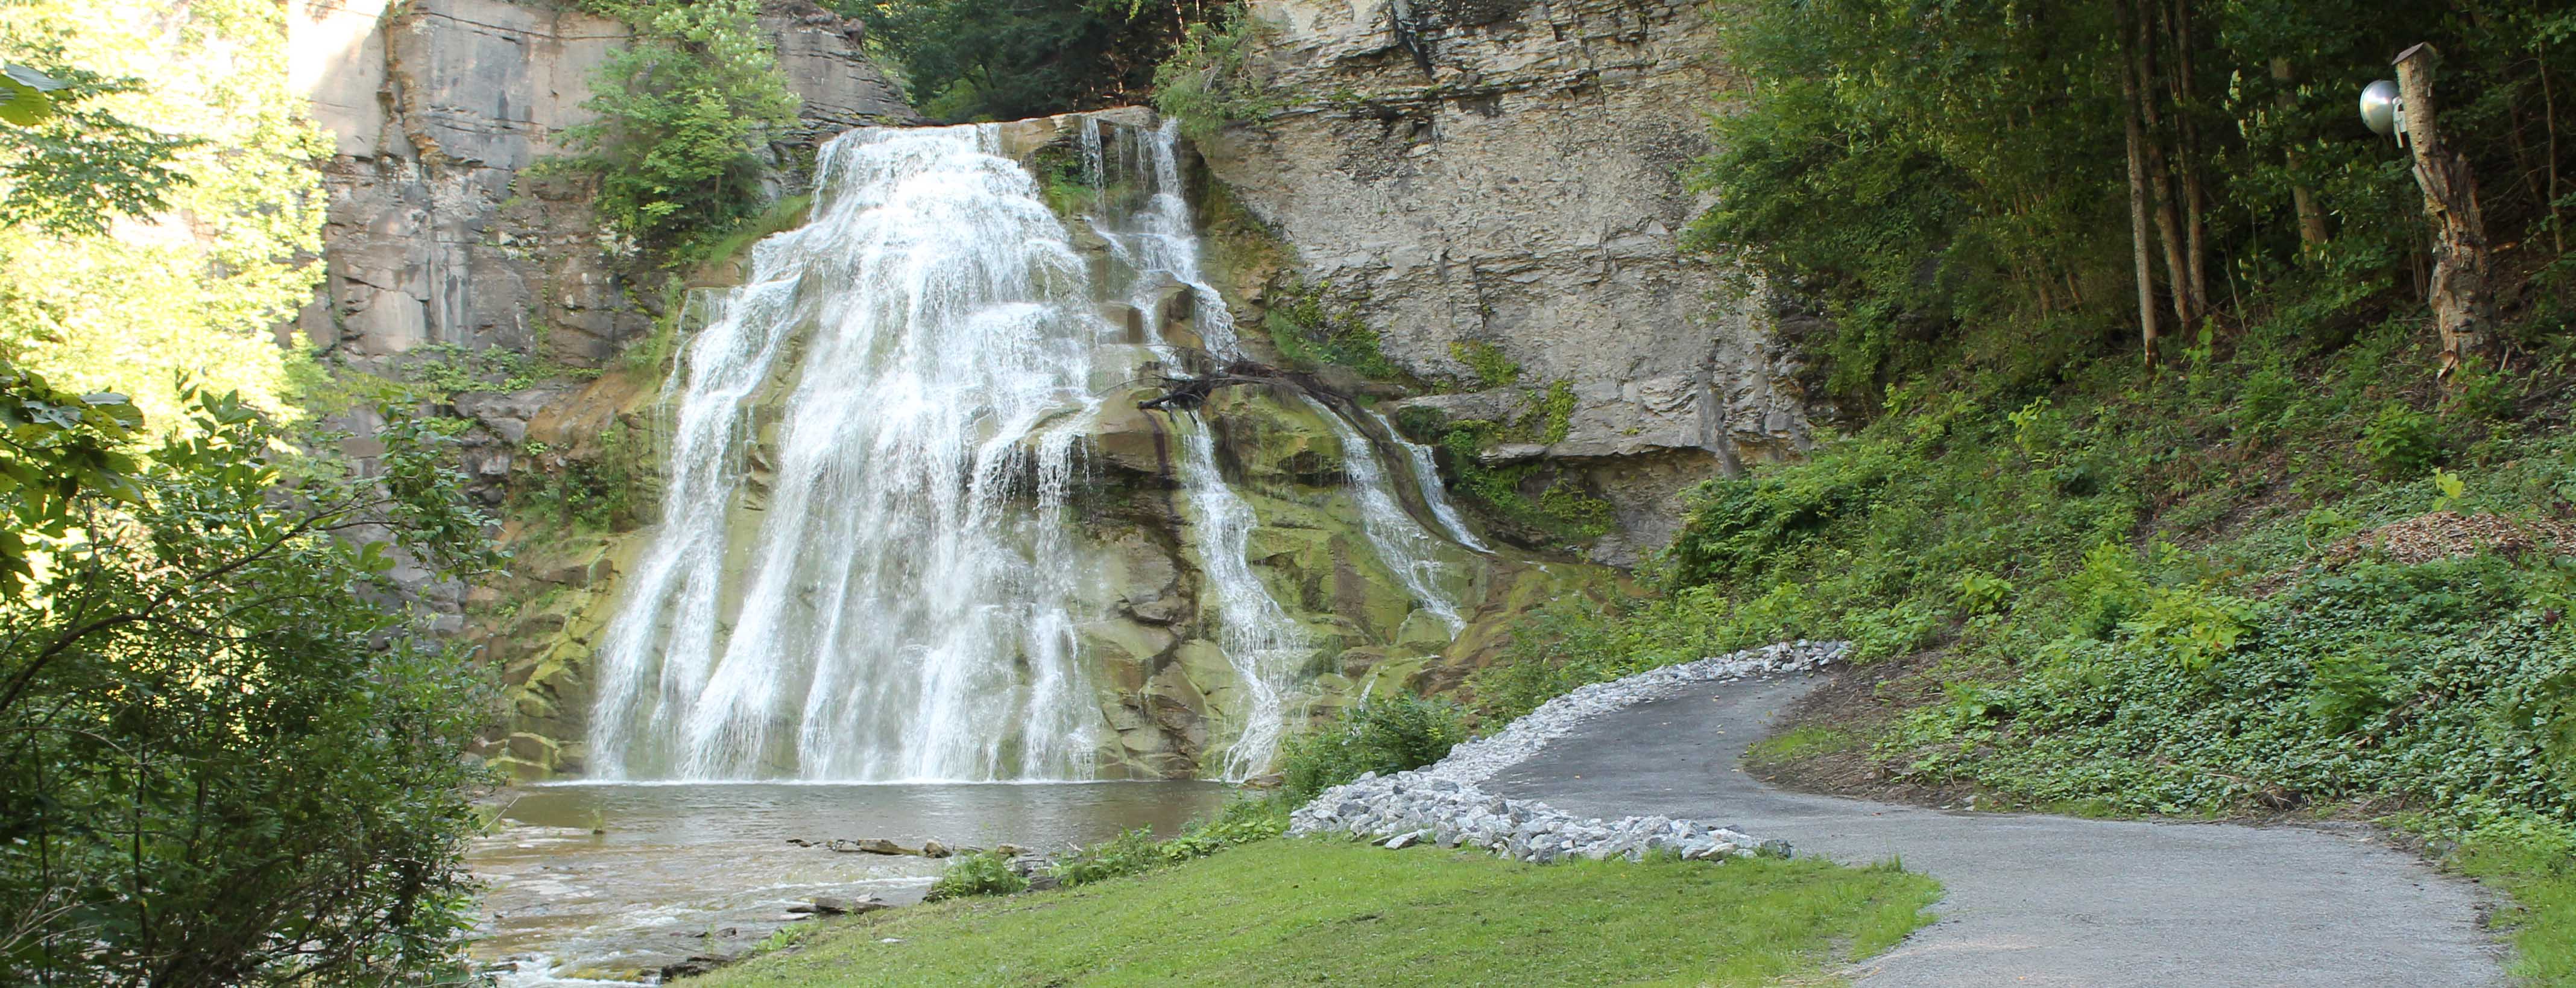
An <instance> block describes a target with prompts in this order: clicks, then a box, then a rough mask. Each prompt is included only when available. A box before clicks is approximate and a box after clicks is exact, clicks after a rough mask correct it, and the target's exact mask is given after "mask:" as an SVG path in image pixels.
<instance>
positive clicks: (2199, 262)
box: [2172, 0, 2209, 314]
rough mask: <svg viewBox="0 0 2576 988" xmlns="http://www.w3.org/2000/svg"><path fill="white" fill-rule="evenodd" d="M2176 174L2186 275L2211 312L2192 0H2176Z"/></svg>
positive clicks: (2195, 297) (2196, 303) (2194, 297)
mask: <svg viewBox="0 0 2576 988" xmlns="http://www.w3.org/2000/svg"><path fill="white" fill-rule="evenodd" d="M2172 39H2173V50H2174V58H2173V74H2174V92H2175V94H2176V96H2177V97H2178V98H2177V99H2176V100H2175V101H2174V123H2175V124H2176V128H2175V131H2176V136H2177V139H2178V142H2179V143H2177V144H2176V145H2175V154H2174V159H2175V160H2174V170H2175V171H2176V172H2177V173H2178V174H2180V175H2181V176H2182V203H2183V264H2184V267H2183V273H2184V274H2185V275H2186V277H2185V278H2184V281H2185V282H2186V283H2187V284H2189V285H2190V286H2191V303H2192V310H2193V312H2194V313H2195V314H2197V313H2199V312H2205V311H2207V310H2208V308H2209V250H2208V245H2207V243H2206V240H2207V234H2208V230H2209V222H2208V214H2209V197H2208V196H2207V195H2206V194H2204V193H2203V191H2202V189H2201V184H2200V163H2201V153H2200V127H2199V125H2198V124H2197V123H2196V122H2194V121H2193V119H2192V118H2193V115H2194V113H2195V111H2196V110H2197V109H2198V108H2199V106H2200V100H2199V97H2198V94H2197V93H2196V92H2195V91H2194V89H2193V87H2192V79H2191V0H2173V31H2172Z"/></svg>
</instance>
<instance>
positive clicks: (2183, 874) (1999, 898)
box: [1484, 674, 2505, 988]
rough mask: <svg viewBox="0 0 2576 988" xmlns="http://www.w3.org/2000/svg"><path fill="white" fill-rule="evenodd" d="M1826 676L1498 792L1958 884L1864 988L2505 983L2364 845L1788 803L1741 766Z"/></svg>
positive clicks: (1719, 705)
mask: <svg viewBox="0 0 2576 988" xmlns="http://www.w3.org/2000/svg"><path fill="white" fill-rule="evenodd" d="M1821 680H1822V677H1821V676H1817V675H1813V674H1808V675H1785V676H1775V677H1769V678H1761V679H1746V680H1743V681H1740V682H1733V683H1707V684H1700V685H1696V686H1693V687H1692V688H1691V689H1690V690H1688V691H1686V692H1683V693H1679V694H1676V695H1674V696H1671V697H1667V698H1665V699H1661V700H1655V701H1650V702H1647V703H1641V704H1638V705H1636V706H1633V707H1629V708H1627V709H1626V710H1623V711H1620V712H1618V713H1614V714H1609V715H1606V716H1603V717H1600V718H1597V719H1595V720H1593V721H1591V722H1590V723H1588V724H1585V725H1584V727H1583V728H1582V729H1581V730H1580V731H1578V732H1577V733H1576V734H1574V735H1572V736H1570V737H1564V738H1559V739H1557V740H1555V741H1553V742H1550V743H1549V744H1548V746H1547V747H1546V748H1545V749H1544V750H1542V751H1541V752H1540V753H1539V755H1538V756H1537V757H1535V758H1532V759H1530V760H1529V761H1527V762H1523V763H1522V764H1520V765H1519V766H1517V767H1515V768H1513V769H1511V770H1509V771H1506V772H1504V773H1503V774H1501V775H1499V776H1496V777H1495V778H1493V779H1492V780H1490V781H1488V782H1486V783H1484V788H1485V790H1486V791H1487V792H1492V793H1497V794H1500V795H1506V796H1510V797H1513V798H1516V799H1518V798H1535V799H1541V800H1545V801H1546V802H1548V803H1549V804H1551V805H1554V806H1556V807H1557V808H1559V809H1562V810H1565V811H1567V812H1570V813H1576V814H1580V815H1583V816H1599V817H1606V818H1616V817H1620V816H1625V815H1628V814H1631V813H1636V814H1656V813H1660V814H1664V815H1667V816H1674V817H1689V818H1692V819H1697V820H1702V821H1705V822H1710V823H1720V824H1725V825H1728V826H1734V827H1738V828H1740V829H1742V830H1745V831H1747V832H1750V833H1752V834H1755V835H1757V836H1762V837H1777V838H1781V839H1785V840H1787V841H1789V842H1790V843H1791V844H1793V845H1795V846H1796V848H1797V853H1799V854H1809V855H1823V856H1825V857H1828V858H1832V859H1834V860H1836V861H1841V862H1845V863H1848V864H1865V863H1868V862H1872V861H1879V860H1884V859H1886V858H1889V857H1902V859H1903V861H1904V863H1905V867H1907V868H1908V869H1911V870H1915V871H1920V872H1924V873H1927V874H1930V875H1931V876H1933V877H1934V878H1937V879H1940V880H1941V883H1942V885H1943V886H1944V887H1945V888H1946V889H1947V891H1948V895H1947V897H1945V898H1944V899H1942V901H1941V903H1940V904H1939V905H1938V906H1935V907H1934V910H1935V911H1936V912H1937V913H1938V914H1939V917H1940V918H1939V920H1938V921H1937V922H1935V923H1934V924H1933V925H1931V926H1927V927H1924V928H1923V929H1922V930H1919V931H1917V932H1916V933H1915V934H1914V936H1913V937H1912V938H1910V939H1908V940H1906V941H1905V943H1903V944H1902V945H1899V946H1898V947H1897V948H1896V949H1894V950H1891V951H1889V952H1887V953H1885V954H1881V955H1879V956H1878V957H1875V958H1871V959H1870V960H1868V961H1864V962H1862V963H1861V964H1859V965H1857V966H1856V967H1855V968H1854V969H1853V970H1852V971H1850V972H1849V973H1850V974H1851V975H1852V976H1853V977H1854V978H1855V979H1856V980H1857V981H1858V982H1859V983H1860V984H1861V985H1863V986H1869V988H1877V986H1915V985H1942V986H1951V985H1961V986H1985V985H2084V986H2129V985H2136V986H2158V988H2164V986H2195V985H2211V986H2221V985H2224V986H2233V985H2300V986H2308V985H2314V986H2321V988H2322V986H2334V988H2352V986H2363V985H2391V986H2400V985H2402V986H2409V988H2414V986H2426V988H2436V986H2451V985H2501V984H2504V983H2505V978H2504V975H2503V973H2502V962H2503V960H2504V958H2505V953H2504V948H2502V947H2501V946H2499V945H2498V944H2497V942H2496V940H2495V938H2494V937H2493V936H2491V935H2490V934H2488V933H2487V932H2485V931H2484V930H2482V929H2480V927H2479V925H2478V916H2479V906H2480V902H2481V896H2482V895H2483V893H2482V892H2481V890H2479V889H2478V888H2477V887H2476V886H2474V885H2471V884H2468V883H2465V882H2461V881H2456V880H2453V879H2449V878H2445V877H2442V876H2440V875H2438V874H2436V873H2435V872H2434V871H2433V870H2432V869H2430V868H2427V867H2426V866H2424V865H2423V864H2422V863H2421V862H2419V861H2417V860H2416V859H2415V857H2414V856H2412V855H2410V854H2407V853H2404V852H2401V851H2398V850H2394V849H2391V848H2388V847H2384V846H2381V845H2378V844H2375V843H2372V842H2371V841H2370V840H2369V839H2368V837H2367V834H2366V832H2364V831H2363V830H2361V829H2359V828H2354V829H2351V830H2328V829H2316V828H2310V827H2290V826H2277V827H2250V826H2235V825H2226V824H2192V823H2137V822H2125V821H2100V820H2078V819H2073V818H2069V817H2057V816H2039V815H2031V814H2017V813H1965V812H1946V811H1941V810H1929V809H1920V808H1915V807H1908V806H1899V805H1894V804H1888V803H1873V802H1867V801H1863V800H1856V799H1843V798H1838V797H1832V796H1813V795H1807V794H1803V793H1793V792H1788V791H1785V790H1781V789H1775V788H1772V787H1770V786H1768V785H1765V784H1763V783H1762V782H1761V781H1759V780H1758V779H1755V778H1754V777H1753V776H1751V775H1748V774H1746V773H1745V772H1744V771H1743V770H1742V769H1741V768H1738V767H1737V763H1738V760H1739V759H1740V758H1741V757H1742V756H1743V754H1744V749H1745V748H1746V747H1747V746H1748V745H1750V744H1752V743H1753V742H1754V741H1757V740H1760V739H1761V738H1762V737H1763V736H1764V734H1765V733H1767V732H1768V730H1769V725H1770V724H1771V722H1772V720H1773V718H1774V717H1776V716H1778V715H1780V714H1782V713H1784V712H1785V711H1786V710H1787V709H1788V707H1789V705H1790V703H1791V702H1792V701H1795V700H1796V699H1797V698H1798V697H1799V696H1801V695H1803V694H1804V693H1805V692H1806V691H1807V690H1809V689H1812V688H1813V687H1814V686H1815V685H1816V683H1818V682H1820V681H1821Z"/></svg>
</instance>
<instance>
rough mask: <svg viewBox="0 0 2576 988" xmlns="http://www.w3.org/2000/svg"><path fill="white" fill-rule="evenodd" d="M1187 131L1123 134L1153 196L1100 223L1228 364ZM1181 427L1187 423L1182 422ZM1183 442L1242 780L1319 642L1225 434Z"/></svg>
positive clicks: (1202, 431)
mask: <svg viewBox="0 0 2576 988" xmlns="http://www.w3.org/2000/svg"><path fill="white" fill-rule="evenodd" d="M1086 122H1088V120H1087V118H1086ZM1096 134H1097V130H1090V131H1087V132H1086V136H1084V137H1083V141H1084V147H1085V149H1086V156H1087V155H1088V153H1089V152H1088V149H1089V148H1090V147H1092V146H1093V143H1094V142H1095V140H1096V139H1097V138H1096V136H1094V135H1096ZM1179 135H1180V122H1179V121H1178V120H1168V119H1167V120H1165V121H1163V125H1162V126H1161V127H1159V128H1157V129H1155V130H1153V131H1151V132H1135V131H1121V132H1120V133H1119V135H1118V137H1119V139H1120V151H1121V154H1120V155H1119V158H1118V160H1120V161H1122V162H1125V163H1127V164H1126V171H1127V176H1126V177H1128V178H1129V179H1130V180H1132V181H1136V182H1139V183H1140V184H1141V185H1142V186H1143V191H1144V192H1145V199H1144V203H1143V205H1142V207H1141V208H1139V209H1138V210H1137V211H1136V213H1135V215H1134V216H1133V217H1132V219H1131V221H1130V223H1129V224H1128V225H1126V226H1124V227H1113V226H1111V225H1108V224H1105V223H1103V222H1102V221H1100V220H1099V219H1098V218H1094V221H1093V222H1094V226H1095V228H1096V229H1098V230H1099V231H1100V233H1101V236H1102V238H1103V239H1105V240H1107V241H1108V242H1109V245H1110V253H1111V254H1112V255H1113V256H1114V257H1116V258H1118V259H1119V260H1121V261H1123V262H1125V263H1126V264H1127V265H1128V266H1130V267H1132V268H1133V269H1134V270H1136V271H1137V272H1138V273H1139V274H1141V275H1143V277H1139V278H1137V279H1136V280H1135V285H1134V287H1133V288H1131V289H1130V304H1132V305H1135V306H1136V307H1138V308H1140V309H1143V310H1145V311H1148V312H1151V311H1153V309H1154V306H1155V304H1156V301H1157V299H1156V296H1157V295H1158V294H1159V292H1160V289H1161V287H1162V285H1163V283H1164V280H1165V279H1168V280H1169V281H1171V282H1174V283H1178V284H1180V285H1182V286H1184V287H1186V288H1187V289H1188V291H1189V293H1190V301H1191V314H1192V316H1193V320H1194V322H1195V324H1196V327H1197V329H1198V331H1199V337H1200V339H1201V341H1202V342H1203V343H1204V344H1205V346H1206V350H1207V357H1208V358H1209V360H1210V361H1212V362H1216V363H1219V364H1221V363H1222V362H1224V361H1227V360H1232V359H1235V358H1237V357H1239V356H1241V351H1240V349H1239V347H1238V345H1237V343H1236V340H1235V336H1234V314H1233V310H1232V309H1230V308H1228V307H1227V306H1226V303H1225V296H1223V295H1222V294H1220V293H1218V292H1217V290H1216V289H1215V288H1214V287H1212V286H1210V285H1209V284H1208V283H1207V281H1206V280H1205V278H1204V276H1203V274H1202V273H1201V270H1200V268H1199V237H1198V231H1197V228H1196V226H1195V225H1194V224H1193V223H1192V222H1191V219H1190V208H1189V202H1188V200H1187V199H1185V198H1184V197H1183V195H1182V192H1183V189H1182V186H1181V178H1180V162H1179V153H1178V147H1179V144H1180V138H1179ZM1086 160H1088V157H1086ZM1104 160H1105V156H1104ZM1105 181H1106V179H1105V178H1104V182H1105ZM1159 324H1160V323H1159V320H1158V321H1157V325H1159ZM1163 352H1164V355H1165V356H1166V357H1167V358H1169V357H1172V356H1175V354H1173V353H1172V350H1171V348H1170V347H1169V346H1168V345H1167V346H1165V347H1164V348H1163ZM1178 362H1179V363H1182V364H1183V365H1185V366H1187V365H1195V364H1200V363H1203V362H1202V361H1196V360H1186V359H1185V360H1180V361H1178ZM1175 427H1176V428H1180V427H1181V426H1180V424H1179V423H1177V422H1176V423H1175ZM1181 447H1182V454H1183V455H1182V457H1181V460H1180V462H1179V463H1178V464H1175V466H1174V472H1175V473H1176V474H1177V475H1178V477H1179V480H1180V482H1181V488H1182V493H1183V500H1184V501H1185V502H1186V504H1187V505H1188V508H1189V510H1188V516H1189V526H1188V527H1189V538H1190V548H1191V549H1192V550H1193V551H1195V552H1196V553H1197V555H1198V558H1199V566H1200V570H1201V572H1202V573H1203V575H1205V577H1206V578H1207V583H1208V592H1210V593H1212V594H1213V595H1214V596H1215V598H1216V605H1217V621H1218V624H1219V627H1218V629H1217V643H1218V644H1219V645H1220V646H1222V648H1223V649H1224V651H1225V657H1226V662H1227V664H1228V665H1229V666H1231V667H1232V668H1233V670H1234V674H1235V678H1236V679H1237V680H1239V681H1240V682H1241V683H1242V689H1243V695H1244V702H1243V703H1242V704H1241V706H1242V708H1243V719H1244V722H1243V724H1242V727H1241V733H1240V734H1238V735H1237V736H1236V737H1235V740H1234V743H1233V744H1231V745H1229V746H1227V748H1226V752H1225V763H1224V768H1223V777H1224V778H1226V779H1229V780H1241V779H1244V778H1247V777H1249V776H1250V775H1251V774H1252V773H1254V772H1257V771H1260V770H1261V768H1262V767H1263V766H1266V765H1268V764H1269V763H1270V760H1271V757H1272V756H1273V755H1276V754H1277V753H1278V749H1279V740H1280V738H1281V736H1282V735H1283V734H1284V733H1285V731H1286V728H1287V721H1288V717H1289V713H1290V711H1289V697H1290V695H1291V694H1292V693H1293V692H1294V691H1295V689H1296V678H1297V674H1298V671H1299V668H1300V667H1301V666H1302V665H1303V664H1304V662H1305V660H1306V658H1307V656H1309V655H1310V654H1312V652H1313V651H1314V644H1313V642H1312V641H1310V640H1309V639H1308V637H1307V635H1306V632H1305V630H1304V629H1303V628H1301V627H1299V626H1298V625H1297V623H1296V622H1295V621H1294V620H1293V619H1291V618H1290V617H1289V616H1288V613H1287V610H1286V609H1285V608H1283V607H1281V606H1280V605H1279V601H1278V599H1277V598H1276V597H1273V596H1272V595H1271V593H1270V588H1269V587H1267V586H1265V585H1263V584H1262V582H1261V578H1260V577H1259V576H1258V575H1257V574H1255V573H1254V572H1253V571H1252V565H1251V561H1250V559H1249V557H1248V555H1247V553H1248V552H1249V550H1250V543H1251V539H1252V532H1253V530H1254V529H1255V528H1258V527H1259V526H1260V519H1258V518H1256V517H1254V515H1253V511H1252V505H1250V504H1249V503H1247V502H1245V501H1244V500H1243V497H1242V496H1241V495H1239V494H1237V493H1235V491H1234V489H1233V487H1232V486H1230V485H1228V484H1227V483H1226V480H1225V477H1224V475H1223V473H1222V472H1221V471H1220V470H1219V469H1218V466H1217V462H1216V440H1215V437H1214V436H1213V435H1212V434H1211V433H1210V431H1209V429H1208V427H1207V424H1206V423H1204V422H1201V423H1194V424H1191V425H1190V426H1188V427H1187V428H1186V431H1184V432H1183V435H1182V437H1181Z"/></svg>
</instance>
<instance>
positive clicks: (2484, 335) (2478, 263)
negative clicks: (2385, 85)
mask: <svg viewBox="0 0 2576 988" xmlns="http://www.w3.org/2000/svg"><path fill="white" fill-rule="evenodd" d="M2434 59H2435V53H2434V51H2433V46H2431V45H2416V46H2415V47H2413V48H2409V49H2406V51H2405V53H2404V54H2401V55H2399V56H2397V92H2398V98H2399V99H2401V100H2403V101H2404V107H2405V110H2404V112H2405V114H2406V144H2407V146H2408V147H2409V148H2411V149H2412V150H2413V151H2414V153H2415V184H2417V185H2420V186H2423V187H2424V216H2425V218H2427V219H2429V220H2431V221H2432V223H2433V278H2432V284H2431V285H2430V286H2429V287H2427V288H2426V290H2425V297H2426V301H2429V302H2431V303H2432V305H2433V328H2434V329H2435V330H2436V331H2437V332H2439V333H2440V334H2441V339H2442V367H2441V371H2440V375H2442V376H2448V375H2449V374H2450V373H2451V372H2452V371H2455V370H2458V369H2459V366H2460V362H2461V361H2463V360H2466V359H2468V358H2470V357H2473V356H2480V355H2489V354H2491V351H2492V350H2493V348H2494V340H2493V338H2492V333H2491V331H2492V330H2493V329H2494V327H2495V300H2494V297H2493V288H2492V286H2491V285H2490V284H2489V283H2488V279H2487V231H2486V220H2485V218H2484V217H2482V216H2480V215H2479V213H2478V186H2477V182H2476V180H2475V179H2473V178H2472V177H2471V176H2470V175H2469V163H2468V161H2467V160H2466V159H2464V158H2462V157H2461V156H2460V153H2459V152H2457V151H2454V150H2452V149H2450V148H2448V147H2445V146H2443V144H2442V138H2441V133H2440V131H2439V130H2437V129H2436V128H2435V126H2434V113H2433V62H2434Z"/></svg>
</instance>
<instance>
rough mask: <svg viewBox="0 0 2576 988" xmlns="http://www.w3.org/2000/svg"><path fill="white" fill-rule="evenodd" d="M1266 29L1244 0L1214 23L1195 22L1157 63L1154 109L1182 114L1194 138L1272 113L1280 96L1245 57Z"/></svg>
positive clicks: (1185, 127)
mask: <svg viewBox="0 0 2576 988" xmlns="http://www.w3.org/2000/svg"><path fill="white" fill-rule="evenodd" d="M1267 29H1268V27H1267V25H1265V24H1263V23H1262V22H1261V19H1260V18H1257V17H1254V16H1252V15H1251V13H1250V12H1248V11H1246V10H1245V9H1244V6H1243V5H1242V4H1239V3H1238V4H1232V5H1229V6H1227V7H1226V8H1225V11H1224V13H1223V14H1221V15H1219V16H1218V18H1217V19H1216V20H1215V21H1213V22H1209V21H1200V22H1198V23H1195V24H1191V25H1190V26H1189V29H1188V30H1187V31H1185V32H1183V33H1182V35H1181V40H1180V43H1179V44H1175V45H1173V46H1172V53H1171V55H1170V56H1169V57H1167V58H1165V59H1163V61H1162V63H1161V64H1159V65H1156V66H1155V67H1154V108H1155V109H1158V110H1161V111H1163V112H1164V113H1165V114H1168V115H1170V116H1174V117H1178V118H1180V121H1181V133H1183V134H1185V135H1187V136H1188V137H1189V138H1190V139H1191V140H1194V141H1203V140H1206V139H1208V138H1209V137H1212V136H1214V135H1215V134H1216V132H1217V131H1218V130H1220V129H1222V128H1224V127H1225V126H1226V125H1227V124H1232V123H1241V122H1248V121H1256V120H1259V119H1261V118H1262V117H1265V116H1268V115H1269V114H1270V112H1271V111H1273V110H1276V109H1278V107H1279V98H1278V97H1276V96H1273V95H1271V94H1270V93H1269V92H1268V90H1267V89H1266V88H1265V87H1263V86H1262V85H1261V84H1260V83H1258V82H1255V81H1253V80H1252V78H1251V77H1250V75H1249V74H1248V73H1246V72H1245V71H1244V62H1243V60H1244V55H1245V54H1246V53H1248V52H1249V51H1250V49H1251V47H1252V44H1253V42H1254V41H1256V40H1258V39H1259V38H1260V37H1261V34H1262V32H1264V31H1266V30H1267Z"/></svg>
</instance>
